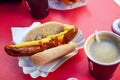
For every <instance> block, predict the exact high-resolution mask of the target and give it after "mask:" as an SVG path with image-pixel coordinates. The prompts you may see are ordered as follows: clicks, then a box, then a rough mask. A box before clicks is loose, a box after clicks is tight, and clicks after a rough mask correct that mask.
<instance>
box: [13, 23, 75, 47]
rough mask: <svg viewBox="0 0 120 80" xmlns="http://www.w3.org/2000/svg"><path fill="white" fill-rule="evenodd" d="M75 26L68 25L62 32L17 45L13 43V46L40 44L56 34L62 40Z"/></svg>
mask: <svg viewBox="0 0 120 80" xmlns="http://www.w3.org/2000/svg"><path fill="white" fill-rule="evenodd" d="M73 28H74V26H72V25H71V26H66V27H64V31H63V32H60V33H58V34H55V35H49V36H47V37H46V38H43V39H40V40H36V41H30V42H22V43H19V44H16V45H11V46H12V47H17V48H19V47H25V46H33V45H39V44H40V42H42V43H45V42H49V41H50V40H51V39H54V38H55V37H56V36H57V37H58V39H59V40H62V39H63V38H64V34H66V33H67V32H69V31H70V30H72V29H73Z"/></svg>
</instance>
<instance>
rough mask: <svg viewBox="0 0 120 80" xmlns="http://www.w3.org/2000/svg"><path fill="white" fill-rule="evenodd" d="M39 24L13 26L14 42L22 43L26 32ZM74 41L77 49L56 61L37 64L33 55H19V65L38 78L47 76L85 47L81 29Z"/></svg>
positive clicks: (25, 72) (26, 72)
mask: <svg viewBox="0 0 120 80" xmlns="http://www.w3.org/2000/svg"><path fill="white" fill-rule="evenodd" d="M37 25H40V23H39V22H34V23H33V24H32V25H31V26H30V27H23V28H22V27H12V28H11V30H12V37H13V42H14V43H15V44H18V43H21V42H23V41H24V38H25V36H26V34H27V33H28V32H29V31H30V30H31V29H32V28H34V27H36V26H37ZM73 42H75V43H77V47H76V50H75V51H73V52H72V53H70V54H69V55H66V56H64V57H63V58H60V59H57V60H55V61H52V62H50V63H48V64H45V65H42V66H38V67H37V66H35V65H34V64H33V63H32V61H31V57H30V56H27V57H19V58H18V59H19V62H18V65H19V66H20V67H22V68H23V73H24V74H30V76H31V77H32V78H37V77H39V76H42V77H46V76H47V75H48V74H49V72H53V71H55V70H56V69H57V68H58V67H59V66H61V65H62V64H63V63H64V62H65V61H67V60H68V59H70V58H71V57H73V56H74V55H76V54H77V51H78V49H79V48H82V47H83V44H84V36H83V35H82V33H81V32H80V31H78V34H77V35H76V37H75V38H74V39H73Z"/></svg>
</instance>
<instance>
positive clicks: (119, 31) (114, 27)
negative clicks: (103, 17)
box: [112, 19, 120, 35]
mask: <svg viewBox="0 0 120 80" xmlns="http://www.w3.org/2000/svg"><path fill="white" fill-rule="evenodd" d="M119 21H120V19H116V20H115V21H114V22H113V24H112V30H113V32H115V33H116V34H118V35H120V27H119V26H118V24H119Z"/></svg>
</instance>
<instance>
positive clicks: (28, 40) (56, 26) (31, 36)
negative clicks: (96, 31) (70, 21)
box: [5, 22, 78, 56]
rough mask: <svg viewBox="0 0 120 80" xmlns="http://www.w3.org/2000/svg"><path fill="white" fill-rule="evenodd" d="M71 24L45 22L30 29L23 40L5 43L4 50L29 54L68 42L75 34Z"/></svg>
mask: <svg viewBox="0 0 120 80" xmlns="http://www.w3.org/2000/svg"><path fill="white" fill-rule="evenodd" d="M77 32H78V29H77V28H76V27H75V26H73V25H67V26H66V25H64V24H62V23H59V22H47V23H44V24H41V25H39V26H38V27H36V28H34V29H32V30H31V31H30V32H29V33H28V34H27V36H26V37H25V42H22V43H20V44H15V45H14V44H13V45H6V46H5V51H6V52H7V53H8V54H9V55H11V56H31V55H34V54H36V53H38V52H42V51H44V50H47V49H49V48H53V47H57V46H59V45H63V44H67V43H69V42H70V41H71V40H72V39H73V38H74V37H75V35H76V34H77Z"/></svg>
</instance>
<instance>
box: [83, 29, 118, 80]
mask: <svg viewBox="0 0 120 80" xmlns="http://www.w3.org/2000/svg"><path fill="white" fill-rule="evenodd" d="M98 36H99V39H100V41H98V40H97V41H96V34H95V33H93V34H92V35H90V36H89V37H88V39H87V40H86V42H85V45H84V50H85V53H86V56H87V58H88V67H89V71H90V74H91V75H92V76H93V77H94V78H95V79H96V80H109V79H110V78H111V77H112V76H113V74H114V72H115V70H116V68H117V66H118V64H119V63H120V36H118V35H116V34H115V33H113V32H108V31H99V32H98Z"/></svg>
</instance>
